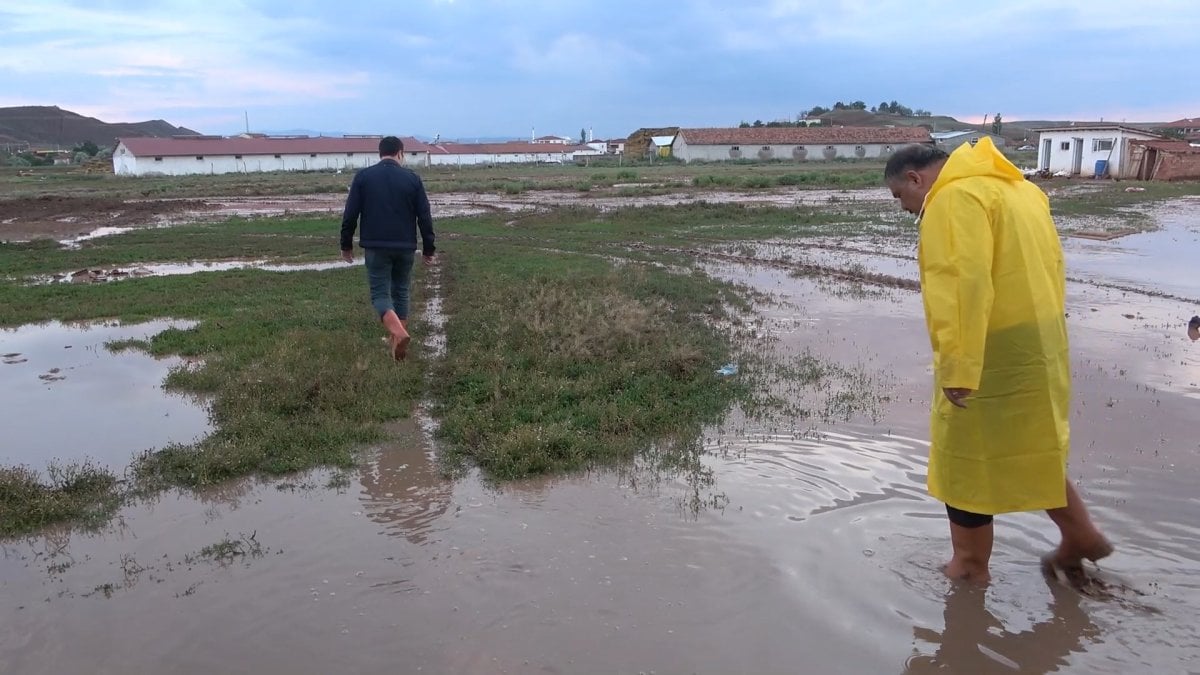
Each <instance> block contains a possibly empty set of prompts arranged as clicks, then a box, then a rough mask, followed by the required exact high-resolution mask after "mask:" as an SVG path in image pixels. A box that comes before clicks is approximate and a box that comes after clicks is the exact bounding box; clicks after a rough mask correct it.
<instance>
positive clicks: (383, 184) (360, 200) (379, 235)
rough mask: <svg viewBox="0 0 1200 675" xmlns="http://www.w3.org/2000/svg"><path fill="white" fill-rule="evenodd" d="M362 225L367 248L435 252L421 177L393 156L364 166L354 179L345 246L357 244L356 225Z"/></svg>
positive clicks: (344, 223)
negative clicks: (418, 244) (418, 246)
mask: <svg viewBox="0 0 1200 675" xmlns="http://www.w3.org/2000/svg"><path fill="white" fill-rule="evenodd" d="M355 227H359V228H361V229H360V231H359V235H358V244H359V246H362V247H363V248H400V249H412V250H415V249H416V248H417V228H418V227H420V228H421V252H422V253H423V254H424V255H433V252H434V247H433V217H432V216H431V215H430V213H429V197H428V196H426V194H425V185H424V184H423V183H422V182H421V177H420V176H418V175H417V174H416V173H414V172H413V171H412V170H411V169H407V168H405V167H403V166H400V164H399V163H397V162H395V161H393V160H390V159H381V160H379V163H378V164H375V165H372V166H369V167H367V168H365V169H362V170H361V171H359V172H358V173H357V174H355V175H354V180H353V181H351V183H350V196H349V197H347V198H346V210H345V212H344V213H343V214H342V250H343V251H350V250H353V248H354V229H355Z"/></svg>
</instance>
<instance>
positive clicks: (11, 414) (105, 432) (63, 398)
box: [0, 321, 210, 475]
mask: <svg viewBox="0 0 1200 675" xmlns="http://www.w3.org/2000/svg"><path fill="white" fill-rule="evenodd" d="M188 325H189V324H188V322H185V321H176V322H170V321H153V322H147V323H140V324H119V323H115V322H114V323H80V324H62V323H58V322H49V323H45V324H36V325H29V326H22V327H20V328H15V329H0V355H3V357H2V358H0V416H2V419H3V425H2V428H3V438H4V440H3V443H2V444H0V466H11V465H16V464H23V465H26V466H29V467H30V468H32V469H34V470H37V471H43V470H45V468H46V467H47V465H48V464H49V463H50V462H51V461H56V460H57V461H59V462H60V463H69V462H72V461H82V460H88V459H90V460H93V461H94V462H96V463H98V464H100V465H103V466H107V467H109V468H110V469H111V470H112V471H113V472H114V473H115V474H117V475H120V474H121V473H122V472H123V471H124V469H125V467H126V466H128V465H129V463H130V460H131V459H132V458H133V457H134V455H136V454H137V453H139V452H141V451H144V450H150V449H154V448H161V447H162V446H164V445H167V444H169V443H190V442H192V441H194V440H196V439H197V438H199V437H201V436H204V435H205V434H207V433H208V432H209V430H210V425H209V420H208V413H207V411H206V409H205V407H204V404H203V401H200V400H197V399H196V397H194V396H191V395H187V394H180V393H169V392H166V391H164V390H163V386H162V382H163V378H165V377H166V375H167V373H168V372H169V371H170V369H171V368H175V367H180V366H182V365H183V361H182V360H181V359H179V358H163V359H158V358H154V357H152V356H149V355H147V354H145V353H144V352H140V351H137V350H126V351H123V352H120V353H114V352H112V351H110V350H109V349H108V348H107V347H106V346H105V345H106V344H107V343H109V342H111V341H114V340H124V339H145V338H148V337H150V336H152V335H155V334H157V333H160V332H162V331H163V330H166V329H167V328H171V327H177V328H186V327H188Z"/></svg>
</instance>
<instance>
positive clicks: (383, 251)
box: [363, 248, 417, 320]
mask: <svg viewBox="0 0 1200 675" xmlns="http://www.w3.org/2000/svg"><path fill="white" fill-rule="evenodd" d="M363 251H364V253H365V256H364V257H365V260H366V265H367V283H369V284H370V285H371V304H372V305H373V306H374V307H375V311H376V312H379V316H383V315H384V314H387V312H388V310H395V312H396V316H398V317H400V318H401V319H405V320H407V319H408V290H409V285H410V284H411V281H412V268H413V259H414V258H416V253H417V252H416V251H414V250H412V249H403V248H368V249H363Z"/></svg>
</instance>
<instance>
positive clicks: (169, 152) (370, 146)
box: [117, 136, 429, 157]
mask: <svg viewBox="0 0 1200 675" xmlns="http://www.w3.org/2000/svg"><path fill="white" fill-rule="evenodd" d="M117 140H118V141H120V142H121V143H122V144H124V145H125V147H126V148H128V149H129V152H131V153H133V154H134V155H135V156H139V157H187V156H190V155H195V156H202V155H309V154H313V153H317V154H330V153H343V152H355V153H357V152H362V153H375V154H378V152H379V137H378V136H375V137H370V136H362V137H351V138H342V137H333V136H317V137H300V136H296V137H291V136H289V137H270V136H267V137H252V138H243V137H237V136H235V137H232V138H223V137H220V136H215V137H214V136H201V137H178V136H176V137H174V138H118V139H117ZM401 140H402V141H403V142H404V151H405V152H429V146H428V145H426V144H424V143H422V142H421V141H418V140H417V139H415V138H403V139H401Z"/></svg>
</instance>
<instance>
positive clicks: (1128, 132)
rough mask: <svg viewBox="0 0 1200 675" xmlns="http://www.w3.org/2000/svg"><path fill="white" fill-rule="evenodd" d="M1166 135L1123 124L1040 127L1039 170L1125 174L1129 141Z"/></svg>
mask: <svg viewBox="0 0 1200 675" xmlns="http://www.w3.org/2000/svg"><path fill="white" fill-rule="evenodd" d="M1160 138H1162V137H1161V136H1159V135H1157V134H1152V133H1150V132H1148V131H1143V130H1141V129H1134V128H1132V127H1127V126H1124V125H1121V124H1077V125H1075V126H1066V127H1050V128H1047V129H1039V130H1038V169H1041V170H1043V171H1050V172H1051V173H1060V172H1061V173H1063V174H1065V175H1068V176H1084V177H1089V178H1090V177H1095V176H1097V175H1099V176H1125V175H1128V174H1129V172H1130V168H1129V167H1128V166H1126V164H1128V161H1127V160H1128V157H1129V144H1130V143H1131V142H1132V141H1150V140H1156V139H1160Z"/></svg>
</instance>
